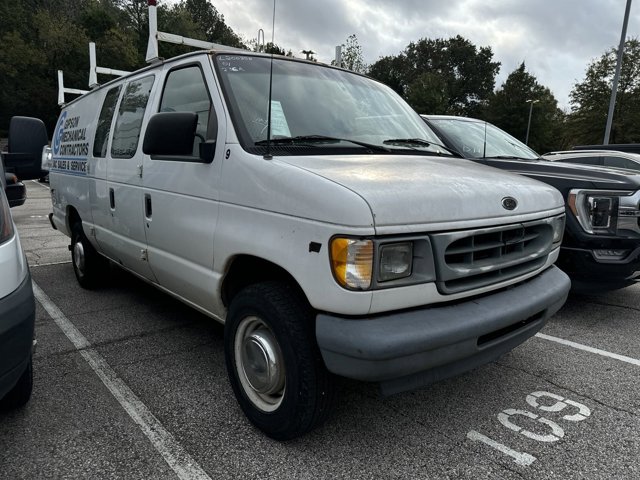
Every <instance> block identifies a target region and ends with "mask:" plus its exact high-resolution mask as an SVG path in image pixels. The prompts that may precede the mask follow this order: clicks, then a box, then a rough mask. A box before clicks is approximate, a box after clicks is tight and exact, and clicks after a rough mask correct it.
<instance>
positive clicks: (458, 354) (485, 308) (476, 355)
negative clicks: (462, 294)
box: [316, 266, 571, 393]
mask: <svg viewBox="0 0 640 480" xmlns="http://www.w3.org/2000/svg"><path fill="white" fill-rule="evenodd" d="M570 287H571V281H570V280H569V277H568V276H567V275H566V274H565V273H564V272H562V271H561V270H560V269H558V268H557V267H555V266H551V267H549V268H548V269H547V270H546V271H544V272H543V273H541V274H540V275H538V276H537V277H535V278H533V279H531V280H528V281H525V282H522V283H520V284H518V285H516V286H515V287H513V288H508V289H505V290H502V291H500V292H498V293H494V294H492V295H488V296H484V297H477V298H474V299H471V300H468V301H463V302H459V303H455V304H450V305H445V306H436V307H424V308H418V309H413V310H408V311H404V312H399V313H394V314H389V315H377V316H375V317H369V318H362V317H358V318H344V317H338V316H333V315H330V314H325V313H321V314H318V316H317V317H316V337H317V340H318V345H319V347H320V351H321V352H322V357H323V359H324V362H325V364H326V366H327V368H328V369H329V370H330V371H331V372H333V373H335V374H338V375H341V376H344V377H348V378H353V379H356V380H363V381H372V382H387V383H389V382H390V381H391V382H390V385H392V384H394V383H395V385H393V386H392V387H391V388H390V389H388V390H389V393H395V392H399V391H403V390H408V389H414V388H418V387H420V386H423V385H426V384H429V383H432V382H434V381H437V380H441V379H443V378H447V377H450V376H453V375H457V374H459V373H463V372H464V371H467V370H471V369H473V368H476V367H479V366H481V365H483V364H485V363H488V362H490V361H492V360H494V359H496V358H498V357H499V356H500V355H502V354H504V353H506V352H508V351H509V350H511V349H513V348H514V347H516V346H518V345H519V344H521V343H522V342H524V341H525V340H526V339H528V338H529V337H531V336H533V335H535V333H536V332H537V331H539V330H540V329H541V328H542V327H543V326H544V324H545V322H546V320H547V319H548V318H549V317H550V316H551V315H553V314H554V313H555V312H557V311H558V310H559V309H560V307H561V306H562V305H563V304H564V302H565V300H566V298H567V295H568V293H569V289H570ZM521 322H522V325H518V324H519V323H521ZM503 329H504V330H503ZM479 343H480V345H479ZM403 384H404V385H403ZM384 387H385V384H384V383H383V391H384V390H385V388H384ZM405 387H406V388H405ZM385 393H387V392H385Z"/></svg>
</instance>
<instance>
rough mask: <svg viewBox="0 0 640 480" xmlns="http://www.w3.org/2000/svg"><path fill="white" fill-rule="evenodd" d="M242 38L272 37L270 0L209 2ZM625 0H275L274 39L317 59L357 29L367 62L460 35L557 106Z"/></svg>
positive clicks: (636, 9)
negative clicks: (526, 76) (528, 78)
mask: <svg viewBox="0 0 640 480" xmlns="http://www.w3.org/2000/svg"><path fill="white" fill-rule="evenodd" d="M213 4H214V5H215V7H216V8H217V9H218V11H219V12H220V13H222V14H223V15H224V18H225V21H226V23H227V24H228V25H229V26H230V27H231V28H233V30H234V31H235V32H236V33H238V34H240V35H241V36H242V37H243V38H245V39H246V40H248V39H251V38H255V37H256V36H257V32H258V29H260V28H262V29H264V31H265V36H266V39H267V41H270V39H271V21H272V7H273V1H272V0H241V1H239V0H213ZM625 5H626V0H535V1H533V0H276V28H275V43H276V44H278V45H280V46H282V47H284V48H286V49H291V50H293V52H294V53H295V54H296V56H300V57H303V56H304V55H302V54H300V53H299V51H300V50H303V49H312V50H313V51H315V52H317V55H316V57H317V58H318V60H320V61H325V62H329V61H331V60H332V59H333V57H334V51H335V46H336V45H339V44H341V43H344V42H345V40H346V38H347V37H348V36H349V35H351V34H353V33H355V34H356V35H357V37H358V41H359V42H360V45H361V46H362V48H363V53H364V57H365V61H366V62H367V63H373V62H375V61H376V60H377V59H378V58H380V57H381V56H384V55H396V54H398V53H399V52H400V51H402V50H403V49H404V48H405V47H406V45H407V44H408V43H409V42H411V41H415V40H418V39H420V38H449V37H451V36H455V35H458V34H459V35H462V36H463V37H465V38H467V39H469V40H470V41H471V42H473V43H474V44H476V45H477V46H490V47H491V48H492V49H493V53H494V59H495V60H497V61H499V62H501V63H502V67H501V69H500V74H499V76H498V79H497V82H496V87H499V86H500V85H501V84H502V82H503V81H504V80H505V78H506V76H507V75H508V74H509V73H510V72H511V71H513V70H514V69H515V68H516V67H517V66H518V65H519V64H520V62H522V61H524V62H525V63H526V65H527V69H528V70H529V72H530V73H532V74H533V75H535V76H536V77H537V78H538V81H539V82H540V83H542V84H543V85H545V86H547V87H549V88H550V89H551V91H552V92H553V93H554V95H555V96H556V98H557V99H558V101H559V103H560V105H561V106H562V107H568V106H569V92H570V91H571V88H572V86H573V85H574V84H575V83H576V82H577V81H580V80H582V79H583V78H584V72H585V69H586V67H587V65H588V63H589V62H590V61H591V60H593V59H595V58H597V57H599V56H600V55H601V54H602V53H603V52H604V51H605V50H607V49H609V48H610V47H613V46H617V45H618V42H619V41H620V33H621V29H622V20H623V17H624V9H625ZM627 36H628V37H629V36H632V37H636V36H640V2H639V1H636V2H635V3H634V4H632V6H631V17H630V20H629V27H628V31H627Z"/></svg>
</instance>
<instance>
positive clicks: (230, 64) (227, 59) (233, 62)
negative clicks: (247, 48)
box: [219, 55, 253, 72]
mask: <svg viewBox="0 0 640 480" xmlns="http://www.w3.org/2000/svg"><path fill="white" fill-rule="evenodd" d="M251 60H253V59H252V58H251V57H245V56H242V55H240V56H231V55H225V56H223V57H219V63H220V70H221V71H223V72H244V71H245V69H244V68H242V64H243V63H244V64H245V65H246V62H250V61H251Z"/></svg>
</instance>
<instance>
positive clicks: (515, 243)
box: [431, 220, 553, 294]
mask: <svg viewBox="0 0 640 480" xmlns="http://www.w3.org/2000/svg"><path fill="white" fill-rule="evenodd" d="M431 239H432V243H433V246H434V253H435V256H436V258H435V263H436V272H437V273H436V275H437V280H436V283H437V285H438V289H439V291H440V293H443V294H452V293H459V292H464V291H467V290H473V289H476V288H481V287H485V286H487V285H492V284H496V283H500V282H503V281H505V280H509V279H511V278H516V277H519V276H521V275H525V274H526V273H529V272H531V271H534V270H536V269H538V268H540V267H542V266H543V265H544V264H545V262H546V260H547V255H548V254H549V252H550V251H551V248H552V240H553V230H552V227H551V225H550V224H549V223H548V222H547V221H546V220H543V221H536V222H528V223H519V224H514V225H506V226H501V227H495V228H485V229H477V230H466V231H462V232H452V233H442V234H436V235H432V236H431Z"/></svg>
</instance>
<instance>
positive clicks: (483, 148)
mask: <svg viewBox="0 0 640 480" xmlns="http://www.w3.org/2000/svg"><path fill="white" fill-rule="evenodd" d="M482 158H483V159H485V158H487V121H486V120H485V121H484V146H483V147H482Z"/></svg>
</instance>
